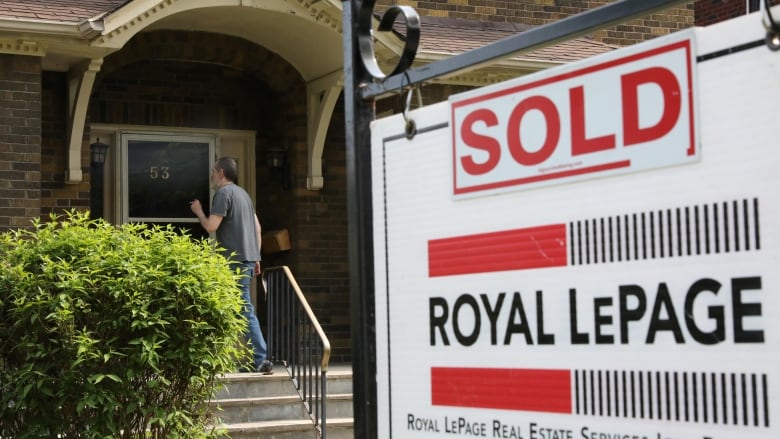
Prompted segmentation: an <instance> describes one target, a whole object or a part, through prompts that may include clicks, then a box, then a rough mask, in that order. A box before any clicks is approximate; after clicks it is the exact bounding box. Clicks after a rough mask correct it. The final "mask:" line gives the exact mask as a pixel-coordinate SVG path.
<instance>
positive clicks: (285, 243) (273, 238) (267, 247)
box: [262, 229, 292, 255]
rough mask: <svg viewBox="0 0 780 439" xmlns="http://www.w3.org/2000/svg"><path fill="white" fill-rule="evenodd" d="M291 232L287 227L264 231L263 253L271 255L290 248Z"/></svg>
mask: <svg viewBox="0 0 780 439" xmlns="http://www.w3.org/2000/svg"><path fill="white" fill-rule="evenodd" d="M291 248H292V245H290V232H289V231H287V229H281V230H272V231H270V232H266V233H263V249H262V251H263V254H266V255H270V254H274V253H278V252H281V251H285V250H290V249H291Z"/></svg>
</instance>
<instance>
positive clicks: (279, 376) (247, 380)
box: [215, 366, 298, 399]
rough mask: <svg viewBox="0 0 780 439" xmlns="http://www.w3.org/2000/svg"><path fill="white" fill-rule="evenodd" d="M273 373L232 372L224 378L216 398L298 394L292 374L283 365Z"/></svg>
mask: <svg viewBox="0 0 780 439" xmlns="http://www.w3.org/2000/svg"><path fill="white" fill-rule="evenodd" d="M277 368H278V369H279V370H275V371H274V373H273V374H272V375H263V374H261V373H230V374H227V375H225V376H224V377H223V378H222V382H223V383H224V384H225V386H224V387H223V388H222V389H221V390H219V391H218V392H217V394H216V396H215V398H216V399H223V398H248V397H258V396H289V395H297V394H298V393H297V391H296V390H295V386H293V384H292V381H290V376H289V375H287V371H286V370H285V369H284V368H283V367H278V366H277Z"/></svg>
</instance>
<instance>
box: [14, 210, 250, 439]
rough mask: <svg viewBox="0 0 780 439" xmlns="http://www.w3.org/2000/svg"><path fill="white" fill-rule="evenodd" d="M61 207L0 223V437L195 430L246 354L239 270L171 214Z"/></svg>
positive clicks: (200, 434) (202, 432)
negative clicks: (112, 217)
mask: <svg viewBox="0 0 780 439" xmlns="http://www.w3.org/2000/svg"><path fill="white" fill-rule="evenodd" d="M87 215H88V214H86V213H77V212H70V213H68V214H67V215H66V216H65V217H61V218H58V217H52V221H50V222H45V223H44V222H36V223H35V224H34V227H33V228H32V229H31V230H26V231H25V230H18V231H12V232H7V233H5V234H2V235H0V438H15V439H21V438H42V437H46V438H50V437H58V436H59V437H64V438H109V437H110V438H117V437H121V438H141V437H155V438H163V437H165V438H175V437H181V438H188V439H189V438H204V437H213V436H214V435H215V432H214V431H213V429H211V428H209V427H208V426H209V425H210V424H211V422H212V420H211V416H210V414H209V410H208V407H207V406H206V405H205V404H204V401H207V400H209V399H210V398H211V397H212V396H213V392H214V391H215V390H216V388H217V385H218V380H217V377H218V376H219V375H221V374H223V373H226V372H229V371H231V369H233V368H234V367H235V362H236V360H237V359H243V358H246V355H248V351H247V350H246V349H244V348H241V347H239V346H241V345H242V343H240V342H241V340H242V334H243V332H244V329H245V326H246V323H245V321H244V320H243V319H242V318H241V315H240V309H241V298H240V294H239V291H238V287H237V285H236V282H237V279H238V274H237V273H236V272H233V271H231V270H230V269H229V268H228V265H227V263H226V261H225V259H224V258H223V257H222V256H221V255H220V254H219V253H218V252H216V251H215V249H214V248H213V246H212V245H211V244H210V243H209V242H207V241H205V240H201V241H195V240H193V239H192V238H191V237H189V236H186V235H182V234H180V233H177V232H176V231H175V230H173V229H172V228H170V227H168V228H159V227H156V228H153V229H149V228H147V227H146V226H144V225H140V224H127V225H124V226H121V227H115V226H113V225H110V224H108V223H106V222H105V221H103V220H96V221H93V220H89V219H88V217H87Z"/></svg>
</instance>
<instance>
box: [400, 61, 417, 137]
mask: <svg viewBox="0 0 780 439" xmlns="http://www.w3.org/2000/svg"><path fill="white" fill-rule="evenodd" d="M404 80H406V83H407V84H411V82H412V81H411V79H410V78H409V72H404V74H403V77H402V78H401V88H400V89H399V93H401V94H402V93H403V89H404ZM415 90H416V91H417V105H418V107H422V93H421V92H420V89H419V88H417V87H412V86H410V87H409V90H407V92H406V101H405V102H403V116H404V132H405V133H406V138H407V139H409V140H411V139H413V138H414V136H415V135H416V134H417V124H416V123H415V122H414V120H413V119H412V118H411V117H409V111H410V110H411V107H412V94H413V93H414V92H415Z"/></svg>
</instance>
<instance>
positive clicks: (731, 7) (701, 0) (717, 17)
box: [694, 0, 780, 26]
mask: <svg viewBox="0 0 780 439" xmlns="http://www.w3.org/2000/svg"><path fill="white" fill-rule="evenodd" d="M763 1H764V0H757V1H754V2H753V4H752V6H753V7H754V8H755V7H758V5H759V2H763ZM748 3H749V2H748V1H746V0H698V1H697V2H696V3H695V5H694V10H695V13H696V26H709V25H710V24H714V23H718V22H721V21H723V20H728V19H729V18H735V17H739V16H740V15H745V13H746V12H747V7H748ZM770 4H772V5H780V0H771V1H770Z"/></svg>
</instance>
